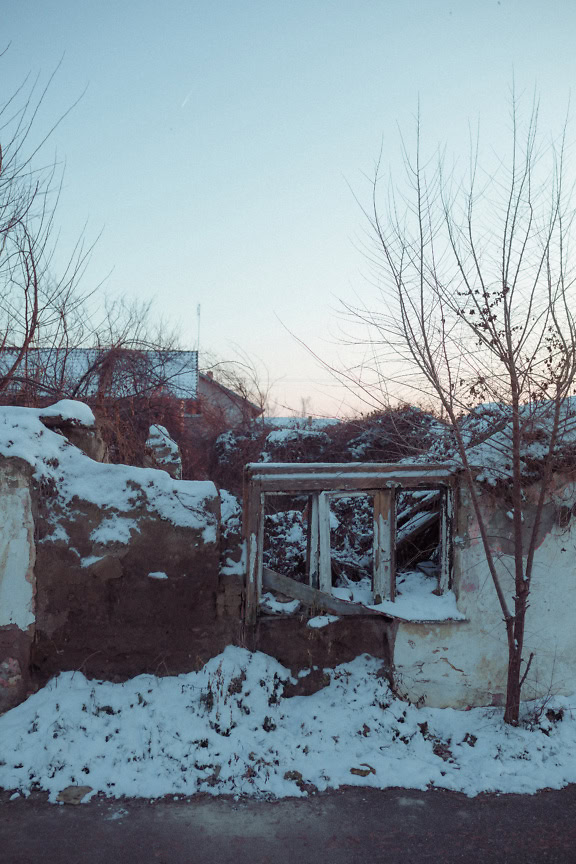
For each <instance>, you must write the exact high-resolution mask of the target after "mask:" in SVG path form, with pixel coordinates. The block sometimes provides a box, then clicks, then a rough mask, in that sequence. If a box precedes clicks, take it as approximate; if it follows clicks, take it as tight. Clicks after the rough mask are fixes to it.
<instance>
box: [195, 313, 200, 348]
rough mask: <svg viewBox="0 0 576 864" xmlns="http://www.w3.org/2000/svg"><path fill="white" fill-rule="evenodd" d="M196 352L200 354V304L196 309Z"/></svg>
mask: <svg viewBox="0 0 576 864" xmlns="http://www.w3.org/2000/svg"><path fill="white" fill-rule="evenodd" d="M196 322H197V323H196V328H197V329H196V351H198V353H200V303H198V306H197V307H196Z"/></svg>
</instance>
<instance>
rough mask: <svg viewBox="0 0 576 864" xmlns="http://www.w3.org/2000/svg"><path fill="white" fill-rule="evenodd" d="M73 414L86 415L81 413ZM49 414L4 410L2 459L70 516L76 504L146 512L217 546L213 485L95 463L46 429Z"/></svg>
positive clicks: (0, 439) (0, 428) (0, 430)
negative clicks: (27, 470) (24, 470)
mask: <svg viewBox="0 0 576 864" xmlns="http://www.w3.org/2000/svg"><path fill="white" fill-rule="evenodd" d="M61 404H62V403H58V404H57V405H56V406H53V408H54V410H56V409H57V408H58V407H59V406H60V405H61ZM68 405H70V403H68ZM75 411H76V413H77V414H80V415H82V413H83V411H82V409H81V408H80V409H79V408H77V409H75ZM45 413H46V409H36V408H19V407H13V406H8V407H3V408H0V455H1V456H5V457H7V458H19V459H22V460H24V461H25V462H27V463H28V464H29V465H30V466H31V467H32V470H33V476H34V478H35V479H36V480H37V481H38V482H44V483H46V482H47V483H49V484H50V485H51V486H52V487H53V488H54V489H55V490H56V493H57V496H58V501H59V503H60V504H61V505H64V507H65V508H67V509H69V510H70V511H72V510H73V509H74V499H79V500H81V501H87V502H89V503H92V504H95V505H96V506H97V507H100V508H102V509H105V510H106V509H107V510H111V511H113V512H121V513H122V512H130V511H133V510H134V509H135V508H138V507H143V508H144V509H145V510H146V511H148V512H150V513H153V514H155V515H156V516H158V517H160V518H161V519H166V520H167V521H169V522H171V523H172V524H174V525H178V526H181V527H187V528H195V529H198V530H201V531H202V532H203V540H204V542H205V543H214V542H215V541H216V525H217V519H216V516H215V515H214V514H213V513H211V512H210V510H209V505H210V502H211V501H213V500H214V499H216V498H217V497H218V493H217V491H216V487H215V486H214V484H213V483H212V482H210V481H191V480H173V479H172V478H171V477H170V475H169V474H167V473H166V472H165V471H161V470H157V469H155V468H136V467H134V466H130V465H109V464H104V463H101V462H94V461H93V460H92V459H90V458H89V457H88V456H86V455H85V454H84V453H82V452H81V451H80V450H78V449H77V448H76V447H74V446H73V445H72V444H70V442H69V441H68V440H67V439H66V438H64V437H63V436H62V435H59V434H58V433H57V432H53V431H51V430H50V429H47V428H46V427H45V426H44V425H43V424H42V422H41V419H40V417H41V416H42V415H44V414H45ZM58 413H60V412H59V411H58Z"/></svg>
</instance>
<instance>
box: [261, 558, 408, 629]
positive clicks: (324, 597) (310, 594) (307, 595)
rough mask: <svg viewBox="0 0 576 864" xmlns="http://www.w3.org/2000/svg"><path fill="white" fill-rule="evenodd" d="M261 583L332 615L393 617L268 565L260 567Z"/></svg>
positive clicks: (268, 588)
mask: <svg viewBox="0 0 576 864" xmlns="http://www.w3.org/2000/svg"><path fill="white" fill-rule="evenodd" d="M262 584H263V586H264V588H265V589H267V590H269V591H279V592H280V593H281V594H285V595H286V596H287V597H291V598H292V599H293V600H300V602H301V603H304V604H305V605H306V606H311V607H312V608H314V609H320V610H322V611H323V612H328V613H330V614H332V615H378V616H380V617H384V618H389V619H392V617H393V616H391V615H389V614H388V613H386V612H379V611H378V610H377V609H370V608H369V607H368V606H363V605H362V604H361V603H352V602H351V601H350V600H340V599H339V598H338V597H333V596H332V595H331V594H327V593H325V592H324V591H319V590H318V589H317V588H311V587H310V585H305V584H304V583H303V582H296V581H295V580H294V579H290V577H289V576H284V575H283V574H282V573H277V572H276V571H275V570H270V568H269V567H264V568H263V569H262Z"/></svg>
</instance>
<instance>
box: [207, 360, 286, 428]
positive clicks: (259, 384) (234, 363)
mask: <svg viewBox="0 0 576 864" xmlns="http://www.w3.org/2000/svg"><path fill="white" fill-rule="evenodd" d="M200 371H201V373H203V374H207V375H211V376H212V377H213V378H214V380H215V381H217V382H218V383H219V384H222V385H223V386H224V387H227V388H228V389H229V390H232V392H233V393H236V394H237V395H238V396H240V397H241V398H242V399H245V400H246V401H247V402H250V403H251V404H252V405H253V406H254V407H255V408H257V409H258V410H259V411H260V413H262V414H263V413H264V412H265V411H266V409H267V408H269V405H270V398H271V390H272V386H273V382H271V381H270V374H269V372H268V370H267V369H266V368H265V367H263V366H262V364H261V363H258V361H257V360H255V359H254V358H253V357H251V356H250V355H249V354H248V353H247V352H246V351H243V350H242V349H241V348H236V349H235V351H234V356H233V357H232V358H229V359H223V358H221V357H219V356H218V355H217V354H215V353H214V352H204V353H203V356H202V365H201V369H200ZM252 417H253V414H252V413H250V415H249V416H247V417H246V419H247V420H248V419H252Z"/></svg>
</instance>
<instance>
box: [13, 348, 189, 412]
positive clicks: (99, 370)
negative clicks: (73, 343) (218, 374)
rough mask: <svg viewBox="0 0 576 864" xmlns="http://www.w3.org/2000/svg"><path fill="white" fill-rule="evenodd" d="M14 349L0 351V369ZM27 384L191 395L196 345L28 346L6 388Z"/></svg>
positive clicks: (73, 390)
mask: <svg viewBox="0 0 576 864" xmlns="http://www.w3.org/2000/svg"><path fill="white" fill-rule="evenodd" d="M16 350H17V349H5V350H4V351H3V352H2V353H1V354H0V375H2V374H5V373H6V372H8V370H9V368H10V366H11V364H12V362H13V361H14V358H15V355H16ZM24 384H26V385H27V386H31V387H33V388H35V389H38V390H39V391H40V392H41V393H42V392H44V393H45V394H47V395H49V394H50V393H51V392H57V393H66V394H68V395H72V396H74V397H78V398H82V397H87V396H94V395H95V394H96V393H98V392H99V390H103V392H105V393H106V394H107V395H114V396H118V397H130V396H137V395H143V394H146V393H150V392H161V393H166V394H169V395H170V396H174V397H175V398H176V399H195V398H196V396H197V392H198V352H197V351H140V350H136V349H126V348H124V349H106V348H102V349H99V348H73V349H69V350H66V351H64V350H61V349H57V348H31V349H29V350H28V352H27V353H26V355H25V357H24V359H23V361H22V363H21V365H20V366H19V367H18V369H17V371H16V373H15V376H14V378H13V379H12V380H11V381H10V382H9V385H8V391H9V392H16V391H18V390H20V389H21V388H22V386H23V385H24Z"/></svg>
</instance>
